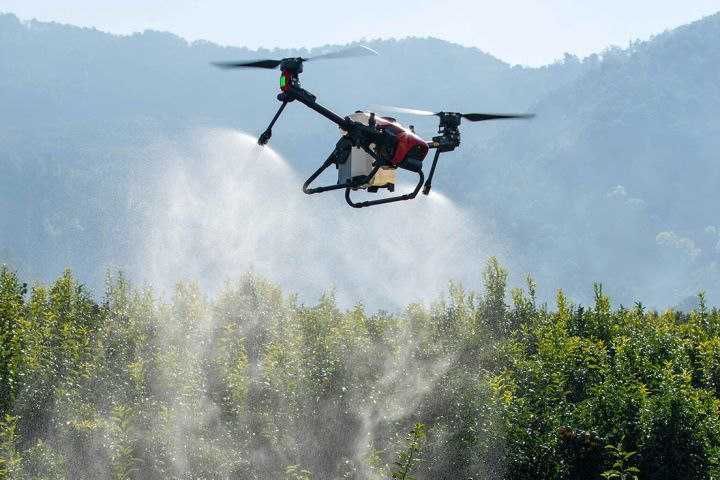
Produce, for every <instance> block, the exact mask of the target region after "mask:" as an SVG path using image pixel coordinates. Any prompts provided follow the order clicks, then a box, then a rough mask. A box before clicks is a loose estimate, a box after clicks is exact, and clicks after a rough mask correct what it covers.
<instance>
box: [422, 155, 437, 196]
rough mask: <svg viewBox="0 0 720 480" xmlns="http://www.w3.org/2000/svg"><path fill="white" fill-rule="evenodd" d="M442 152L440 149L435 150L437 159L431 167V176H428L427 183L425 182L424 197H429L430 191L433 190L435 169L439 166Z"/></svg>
mask: <svg viewBox="0 0 720 480" xmlns="http://www.w3.org/2000/svg"><path fill="white" fill-rule="evenodd" d="M441 153H442V151H441V150H440V149H439V148H438V149H436V150H435V157H434V158H433V162H432V166H431V167H430V175H428V179H427V182H425V187H423V195H429V194H430V189H431V188H432V179H433V176H434V175H435V167H436V166H437V162H438V158H440V154H441Z"/></svg>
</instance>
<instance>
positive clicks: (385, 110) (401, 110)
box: [370, 105, 437, 117]
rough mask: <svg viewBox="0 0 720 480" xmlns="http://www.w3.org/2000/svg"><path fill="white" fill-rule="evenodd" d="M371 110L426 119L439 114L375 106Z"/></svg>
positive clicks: (412, 109)
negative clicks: (418, 116) (419, 116)
mask: <svg viewBox="0 0 720 480" xmlns="http://www.w3.org/2000/svg"><path fill="white" fill-rule="evenodd" d="M370 108H371V110H377V111H379V112H388V113H391V112H392V113H407V114H409V115H421V116H424V117H431V116H433V115H437V113H434V112H430V111H427V110H415V109H414V108H403V107H391V106H388V105H373V106H371V107H370Z"/></svg>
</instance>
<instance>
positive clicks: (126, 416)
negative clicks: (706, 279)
mask: <svg viewBox="0 0 720 480" xmlns="http://www.w3.org/2000/svg"><path fill="white" fill-rule="evenodd" d="M507 278H508V276H507V272H506V271H505V270H504V269H503V267H502V266H501V265H500V264H499V263H498V262H497V260H495V259H491V260H490V261H489V262H488V265H487V267H486V270H485V281H486V286H485V290H484V292H483V293H482V294H476V293H473V292H470V291H467V290H465V289H464V288H463V287H462V286H461V285H459V284H456V283H451V284H450V285H449V288H448V292H447V295H446V296H445V298H443V299H441V300H439V301H437V302H435V303H433V304H431V305H430V306H429V307H426V306H423V305H420V304H414V305H410V306H408V307H407V309H406V310H405V311H404V312H402V313H399V314H393V313H387V312H378V313H375V314H368V313H367V312H366V311H365V308H364V307H363V306H362V305H357V306H355V307H353V308H351V309H348V310H343V309H341V308H339V307H338V305H337V303H336V301H335V298H334V296H333V295H332V293H328V294H325V295H323V296H322V298H320V300H319V301H318V302H317V303H316V304H314V305H302V304H298V303H297V300H296V299H295V298H294V297H285V296H283V294H282V292H281V291H280V289H279V288H278V287H276V286H274V285H272V284H271V283H269V282H267V281H265V280H263V279H261V278H258V277H256V276H254V275H247V276H244V277H243V278H241V279H240V280H239V281H237V282H234V283H229V284H228V285H227V286H226V287H225V289H223V291H221V292H220V293H219V294H218V296H217V298H216V299H208V298H207V297H205V296H204V295H203V293H202V291H201V290H200V289H199V287H198V286H197V285H195V284H192V283H187V284H180V285H178V286H177V288H176V290H175V292H174V295H173V296H172V298H171V300H170V301H169V302H163V301H160V300H158V299H156V298H155V297H154V296H153V294H152V293H151V292H149V291H147V290H135V289H134V288H133V287H132V286H131V285H130V284H129V283H128V282H127V280H126V279H125V278H123V277H122V276H121V275H118V276H114V277H111V278H109V279H108V282H107V289H106V295H105V298H104V299H103V301H102V302H100V303H96V302H95V301H94V300H93V299H92V297H91V296H90V295H89V294H88V293H87V292H86V291H85V289H84V288H83V287H82V286H80V285H78V283H77V282H76V281H75V279H74V278H73V276H72V275H71V274H70V273H65V274H63V275H62V276H61V277H60V278H59V279H58V280H57V281H55V282H54V283H53V284H52V285H50V286H49V287H44V286H41V285H37V286H35V287H33V288H32V289H31V290H30V291H28V290H27V289H26V287H25V286H24V285H23V284H22V283H21V282H20V281H19V279H18V278H17V276H16V275H14V274H13V273H11V272H9V271H7V270H3V271H1V272H0V312H2V322H3V330H2V336H1V339H2V343H1V344H0V345H2V357H1V358H2V361H3V363H2V365H1V366H2V369H3V370H2V375H4V377H3V378H5V379H7V382H6V384H5V385H4V387H5V389H4V390H3V395H4V396H3V397H2V398H3V402H5V403H4V405H5V406H4V407H3V408H4V409H5V412H4V415H5V416H4V417H3V419H4V420H3V421H2V422H0V472H2V475H1V476H0V478H11V477H12V478H28V479H41V478H42V479H55V478H58V479H59V478H98V477H107V476H108V475H110V476H111V477H112V478H115V479H122V480H125V479H135V478H143V479H151V480H155V479H165V478H177V479H180V478H248V479H266V478H285V479H287V480H309V479H311V478H344V479H351V480H365V479H367V478H380V477H390V478H394V479H402V480H408V479H411V478H416V479H418V480H423V479H430V478H465V479H469V480H477V479H481V478H488V477H492V478H496V477H498V475H499V474H500V473H502V474H503V475H504V476H505V478H513V479H530V478H533V479H535V478H552V479H559V480H563V479H568V480H569V479H575V478H588V479H590V478H608V479H613V478H615V479H635V478H637V479H643V480H645V479H652V480H655V479H661V480H666V479H667V480H669V479H673V478H679V477H681V478H687V479H702V478H713V477H714V476H717V475H719V474H720V471H719V469H718V465H719V464H720V419H719V418H718V416H717V412H718V411H719V409H720V399H719V397H718V395H719V390H718V389H719V388H720V313H719V312H718V311H717V310H711V309H709V308H708V307H707V305H706V304H705V300H704V299H703V298H702V297H700V302H699V306H698V309H697V310H696V311H693V312H690V313H688V314H684V313H683V314H681V313H678V312H674V311H667V312H663V313H659V312H654V311H647V310H646V309H645V308H644V307H643V306H642V305H641V304H636V305H635V307H634V308H632V309H630V310H628V309H625V308H622V307H620V308H617V309H614V308H613V307H612V303H611V301H610V298H609V296H608V295H607V294H606V293H605V291H604V289H603V287H602V286H601V285H599V284H598V285H595V288H594V293H595V301H594V304H593V305H592V307H590V308H584V307H580V306H577V305H574V304H573V303H572V302H571V301H570V299H569V298H568V297H567V296H566V295H565V294H564V293H563V292H562V291H558V293H557V305H556V307H555V308H554V309H549V308H548V307H547V306H546V305H542V306H538V305H537V299H536V285H535V283H534V281H533V280H532V279H530V278H528V279H527V282H526V283H527V285H526V289H525V290H523V289H518V288H514V289H510V290H509V293H508V286H507ZM426 425H427V427H426ZM408 431H410V433H409V434H406V432H408ZM428 436H431V437H432V439H433V441H432V442H426V437H428ZM398 444H401V445H402V447H400V448H399V449H398V447H397V445H398ZM421 452H422V454H423V457H424V458H426V459H429V458H432V461H421V458H420V453H421Z"/></svg>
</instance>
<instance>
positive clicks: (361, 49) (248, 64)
mask: <svg viewBox="0 0 720 480" xmlns="http://www.w3.org/2000/svg"><path fill="white" fill-rule="evenodd" d="M369 55H378V53H377V52H376V51H375V50H373V49H372V48H370V47H366V46H364V45H357V46H354V47H350V48H344V49H342V50H337V51H335V52H329V53H324V54H322V55H317V56H314V57H308V58H302V57H299V59H300V61H301V62H309V61H314V60H333V59H337V58H351V57H366V56H369ZM283 60H295V58H290V59H282V60H270V59H263V60H249V61H245V62H213V65H215V66H216V67H220V68H228V69H230V68H266V69H270V70H272V69H275V68H277V67H278V66H280V64H281V63H282V62H283Z"/></svg>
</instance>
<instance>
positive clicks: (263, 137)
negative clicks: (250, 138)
mask: <svg viewBox="0 0 720 480" xmlns="http://www.w3.org/2000/svg"><path fill="white" fill-rule="evenodd" d="M287 104H288V101H287V100H284V101H283V103H282V105H280V108H279V109H278V111H277V113H275V116H274V117H273V119H272V120H271V121H270V125H268V127H267V128H266V129H265V131H264V132H263V133H262V135H260V138H258V145H265V144H266V143H267V142H268V141H269V140H270V137H272V127H273V126H274V125H275V122H277V120H278V118H280V114H281V113H282V111H283V110H285V106H287Z"/></svg>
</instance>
